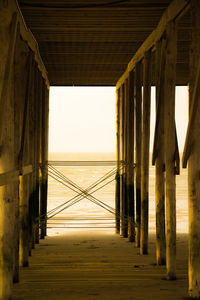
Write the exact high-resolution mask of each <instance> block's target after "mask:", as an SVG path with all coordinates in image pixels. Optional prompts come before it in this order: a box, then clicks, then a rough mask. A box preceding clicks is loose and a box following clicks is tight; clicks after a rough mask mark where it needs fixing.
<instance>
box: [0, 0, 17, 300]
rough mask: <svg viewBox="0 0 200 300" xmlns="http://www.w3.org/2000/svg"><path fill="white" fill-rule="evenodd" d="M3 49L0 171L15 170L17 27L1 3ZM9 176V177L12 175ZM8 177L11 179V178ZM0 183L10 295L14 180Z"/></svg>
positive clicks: (1, 249) (0, 282) (3, 263)
mask: <svg viewBox="0 0 200 300" xmlns="http://www.w3.org/2000/svg"><path fill="white" fill-rule="evenodd" d="M0 17H1V18H3V20H4V22H2V23H1V32H2V33H3V34H2V36H1V53H0V60H1V63H2V67H1V70H0V78H1V80H0V115H1V118H0V173H4V172H9V171H12V170H14V167H15V162H14V139H13V136H14V122H13V120H14V112H13V107H14V105H13V104H14V93H13V91H14V89H13V60H14V50H15V44H16V35H17V28H18V18H17V14H14V15H11V14H8V10H6V8H5V9H4V7H3V4H2V3H1V4H0ZM9 178H10V177H9ZM9 178H8V179H9ZM5 184H6V183H3V182H1V184H0V200H1V201H0V239H1V243H0V255H1V260H0V299H2V300H8V299H11V291H12V285H13V274H14V271H15V270H14V265H15V252H14V249H15V247H16V241H15V239H16V238H17V239H18V237H16V236H15V235H14V234H15V228H14V226H15V212H16V211H15V208H16V206H15V201H16V200H17V199H15V184H13V183H12V182H10V183H9V180H8V184H7V185H5Z"/></svg>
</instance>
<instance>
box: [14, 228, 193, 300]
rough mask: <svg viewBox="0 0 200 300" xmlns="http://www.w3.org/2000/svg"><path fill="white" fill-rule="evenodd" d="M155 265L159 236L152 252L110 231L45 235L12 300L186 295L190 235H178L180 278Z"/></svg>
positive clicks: (130, 299) (133, 299)
mask: <svg viewBox="0 0 200 300" xmlns="http://www.w3.org/2000/svg"><path fill="white" fill-rule="evenodd" d="M165 276H166V270H165V267H163V266H156V265H155V236H154V235H153V234H152V235H150V243H149V255H145V256H141V255H139V251H138V249H137V248H135V246H134V243H130V242H128V241H127V239H124V238H122V237H120V236H119V235H116V234H114V233H113V232H111V231H110V230H108V231H106V230H105V231H100V230H98V231H97V230H96V231H90V232H88V231H87V230H83V229H82V230H81V231H80V230H71V231H69V232H68V233H67V234H65V235H59V236H54V237H52V236H51V237H46V239H45V240H41V241H40V245H37V246H36V249H34V250H33V251H32V257H30V266H29V267H28V268H22V269H21V271H20V283H18V284H15V285H14V290H13V300H19V299H20V300H33V299H34V300H41V299H42V300H46V299H48V300H54V299H58V300H62V299H69V300H79V299H91V300H93V299H94V300H95V299H98V300H103V299H108V300H112V299H115V300H119V299H123V300H126V299H127V300H144V299H152V300H153V299H162V300H169V299H170V300H173V299H184V297H186V296H187V286H188V280H187V235H186V234H179V235H178V236H177V280H176V281H167V280H166V279H165Z"/></svg>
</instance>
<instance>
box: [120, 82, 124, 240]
mask: <svg viewBox="0 0 200 300" xmlns="http://www.w3.org/2000/svg"><path fill="white" fill-rule="evenodd" d="M123 153H124V84H122V86H121V87H120V161H121V170H120V220H121V222H120V234H121V235H122V219H123V212H122V206H123V188H124V187H123V168H124V161H123V159H124V157H123Z"/></svg>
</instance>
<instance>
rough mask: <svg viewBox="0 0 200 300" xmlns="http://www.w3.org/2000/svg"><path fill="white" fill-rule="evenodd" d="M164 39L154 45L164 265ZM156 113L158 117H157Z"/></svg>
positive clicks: (159, 248) (159, 249)
mask: <svg viewBox="0 0 200 300" xmlns="http://www.w3.org/2000/svg"><path fill="white" fill-rule="evenodd" d="M165 51H166V39H164V38H163V39H162V40H161V41H160V42H158V43H157V45H156V72H155V73H156V74H155V78H156V116H157V118H159V120H160V121H159V128H158V129H157V130H158V135H157V140H156V141H155V143H156V145H157V148H158V150H157V151H156V153H157V156H156V158H155V170H156V185H155V200H156V262H157V264H158V265H165V264H166V236H165V174H164V106H163V99H164V94H163V92H164V72H165V71H164V70H165ZM158 106H159V110H158ZM157 113H158V114H159V115H157Z"/></svg>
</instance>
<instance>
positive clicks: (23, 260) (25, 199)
mask: <svg viewBox="0 0 200 300" xmlns="http://www.w3.org/2000/svg"><path fill="white" fill-rule="evenodd" d="M26 69H27V70H28V73H27V80H26V84H25V86H24V90H25V97H24V103H23V107H22V122H21V123H22V125H21V127H22V128H21V139H20V142H21V145H20V151H19V157H18V162H19V170H20V172H21V176H20V182H19V199H20V200H19V223H20V239H19V262H20V266H23V267H27V266H28V256H29V220H28V217H29V193H30V186H29V175H23V174H22V168H23V165H28V164H29V162H30V157H29V150H30V148H29V135H28V132H29V119H28V118H29V113H28V112H29V105H30V97H31V87H32V84H33V82H32V73H33V53H32V52H29V57H28V60H27V65H26Z"/></svg>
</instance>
